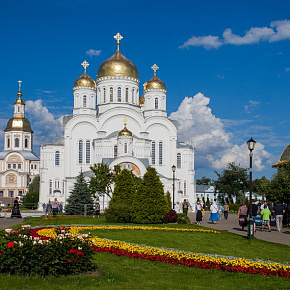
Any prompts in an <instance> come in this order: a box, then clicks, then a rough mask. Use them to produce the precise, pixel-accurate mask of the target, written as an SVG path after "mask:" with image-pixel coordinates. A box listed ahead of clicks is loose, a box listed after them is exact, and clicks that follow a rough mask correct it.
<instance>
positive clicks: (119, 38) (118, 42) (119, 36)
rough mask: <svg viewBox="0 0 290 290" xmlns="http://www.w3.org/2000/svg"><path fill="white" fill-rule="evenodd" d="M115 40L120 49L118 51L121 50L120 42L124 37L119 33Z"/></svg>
mask: <svg viewBox="0 0 290 290" xmlns="http://www.w3.org/2000/svg"><path fill="white" fill-rule="evenodd" d="M114 38H115V39H116V40H117V47H118V50H119V46H120V40H121V39H122V38H123V36H122V35H121V34H120V33H119V32H118V33H117V34H116V35H115V36H114Z"/></svg>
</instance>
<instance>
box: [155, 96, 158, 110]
mask: <svg viewBox="0 0 290 290" xmlns="http://www.w3.org/2000/svg"><path fill="white" fill-rule="evenodd" d="M155 109H156V110H157V109H158V98H155Z"/></svg>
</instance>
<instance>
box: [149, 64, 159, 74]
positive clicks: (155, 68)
mask: <svg viewBox="0 0 290 290" xmlns="http://www.w3.org/2000/svg"><path fill="white" fill-rule="evenodd" d="M151 68H152V69H153V71H154V75H155V76H156V71H157V70H158V69H159V66H157V64H153V65H152V66H151Z"/></svg>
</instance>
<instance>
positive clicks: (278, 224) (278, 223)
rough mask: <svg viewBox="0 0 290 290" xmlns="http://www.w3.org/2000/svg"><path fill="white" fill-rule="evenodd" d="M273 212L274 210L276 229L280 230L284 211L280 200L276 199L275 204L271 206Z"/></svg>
mask: <svg viewBox="0 0 290 290" xmlns="http://www.w3.org/2000/svg"><path fill="white" fill-rule="evenodd" d="M273 212H275V219H276V227H277V231H278V232H280V231H281V230H282V221H283V214H284V212H285V210H284V208H283V206H282V205H281V203H280V201H277V203H276V205H275V206H274V207H273Z"/></svg>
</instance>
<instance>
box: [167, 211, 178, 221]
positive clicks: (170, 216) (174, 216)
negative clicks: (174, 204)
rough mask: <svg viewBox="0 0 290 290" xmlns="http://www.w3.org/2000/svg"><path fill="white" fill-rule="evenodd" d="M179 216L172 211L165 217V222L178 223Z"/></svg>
mask: <svg viewBox="0 0 290 290" xmlns="http://www.w3.org/2000/svg"><path fill="white" fill-rule="evenodd" d="M177 218H178V215H177V214H176V212H175V210H173V209H171V210H170V211H169V212H168V213H167V214H166V215H165V217H164V222H165V223H166V224H168V223H176V221H177Z"/></svg>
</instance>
